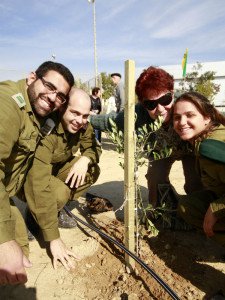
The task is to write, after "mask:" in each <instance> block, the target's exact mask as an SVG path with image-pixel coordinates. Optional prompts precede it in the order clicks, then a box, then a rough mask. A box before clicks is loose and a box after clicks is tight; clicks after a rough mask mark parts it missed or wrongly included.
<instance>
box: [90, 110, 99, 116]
mask: <svg viewBox="0 0 225 300" xmlns="http://www.w3.org/2000/svg"><path fill="white" fill-rule="evenodd" d="M89 114H90V115H91V116H95V115H97V114H96V112H95V111H90V113H89Z"/></svg>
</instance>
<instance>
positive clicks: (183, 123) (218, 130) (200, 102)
mask: <svg viewBox="0 0 225 300" xmlns="http://www.w3.org/2000/svg"><path fill="white" fill-rule="evenodd" d="M173 124H174V129H175V130H176V132H177V133H178V134H179V136H180V137H181V139H182V140H184V141H188V142H189V143H190V144H191V145H192V146H193V147H194V150H195V154H196V169H197V171H198V173H199V175H200V176H201V180H202V183H203V186H204V188H205V190H204V191H200V192H195V193H190V194H189V195H187V196H181V199H180V201H179V206H178V208H179V210H178V211H179V213H180V215H181V216H182V218H183V219H184V220H185V221H186V222H187V223H189V224H191V225H194V226H196V227H198V228H200V229H203V231H204V232H205V234H206V236H207V237H209V238H212V239H214V240H215V241H217V242H219V243H220V244H222V245H223V247H225V117H224V115H222V114H221V113H220V112H219V111H218V110H217V109H216V108H215V107H214V106H213V104H211V103H210V101H209V100H208V99H207V98H206V97H204V96H203V95H201V94H199V93H196V92H188V93H185V94H183V95H181V96H180V97H178V98H177V100H176V102H175V105H174V113H173Z"/></svg>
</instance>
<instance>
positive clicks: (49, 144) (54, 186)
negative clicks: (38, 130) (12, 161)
mask: <svg viewBox="0 0 225 300" xmlns="http://www.w3.org/2000/svg"><path fill="white" fill-rule="evenodd" d="M78 152H80V154H78ZM100 154H101V147H100V145H99V143H98V142H97V140H96V139H95V135H94V132H93V128H92V126H91V125H90V124H88V125H87V128H86V130H85V129H80V130H79V131H78V132H77V133H75V134H70V133H68V132H66V133H65V132H64V130H63V128H62V125H61V124H59V126H58V127H57V129H56V132H55V133H52V134H50V135H49V136H47V137H45V139H43V140H42V143H41V144H40V145H39V146H38V147H37V150H36V152H35V157H34V161H33V165H32V167H31V169H30V170H29V172H28V174H27V177H26V182H25V184H24V191H25V197H26V200H27V202H28V206H29V208H30V210H31V212H32V214H33V216H34V218H35V220H36V222H37V223H38V225H39V226H40V228H41V229H42V233H43V237H44V239H45V240H46V241H51V240H54V239H57V238H59V230H58V218H57V215H58V211H59V210H60V209H61V208H62V207H63V206H64V205H65V204H66V203H67V202H68V200H69V198H70V192H71V189H70V188H69V187H68V186H67V185H66V184H65V183H64V182H65V179H66V178H67V175H68V173H69V171H70V168H71V167H72V165H73V164H74V163H75V162H76V161H77V160H78V159H79V158H80V155H82V156H86V157H88V158H89V159H90V160H91V162H90V163H89V168H88V172H87V174H86V177H85V183H84V185H82V186H80V187H79V188H77V189H76V191H75V195H74V199H77V198H78V197H79V196H80V195H81V194H82V193H84V192H85V190H86V189H87V188H88V187H89V186H90V185H91V184H93V183H94V182H95V181H96V180H97V178H98V176H99V167H98V165H97V163H98V162H99V157H100Z"/></svg>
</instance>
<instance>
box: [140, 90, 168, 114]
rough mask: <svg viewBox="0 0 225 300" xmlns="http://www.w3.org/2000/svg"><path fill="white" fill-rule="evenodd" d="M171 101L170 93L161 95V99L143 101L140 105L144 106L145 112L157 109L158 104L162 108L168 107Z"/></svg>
mask: <svg viewBox="0 0 225 300" xmlns="http://www.w3.org/2000/svg"><path fill="white" fill-rule="evenodd" d="M172 100H173V96H172V94H171V93H167V94H165V95H163V96H162V97H160V98H158V99H156V100H150V99H145V100H144V101H143V102H142V105H143V106H144V108H146V109H147V110H153V109H155V108H156V107H157V105H158V104H160V105H162V106H167V105H169V104H170V103H171V102H172Z"/></svg>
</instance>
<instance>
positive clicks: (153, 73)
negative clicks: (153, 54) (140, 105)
mask: <svg viewBox="0 0 225 300" xmlns="http://www.w3.org/2000/svg"><path fill="white" fill-rule="evenodd" d="M173 88H174V78H173V76H172V75H170V74H169V73H167V72H166V71H165V70H163V69H160V68H157V67H152V66H151V67H149V68H148V69H146V70H144V71H143V72H142V73H141V75H140V76H139V78H138V79H137V82H136V87H135V92H136V95H137V97H138V100H139V101H140V102H142V101H143V100H144V99H147V98H150V97H155V96H157V94H159V93H160V92H168V91H170V92H172V91H173Z"/></svg>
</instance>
